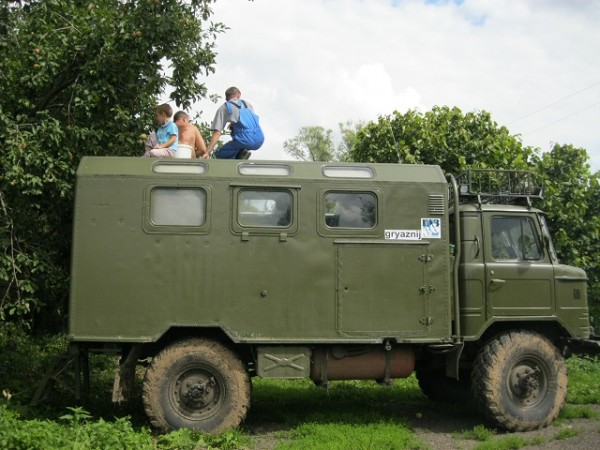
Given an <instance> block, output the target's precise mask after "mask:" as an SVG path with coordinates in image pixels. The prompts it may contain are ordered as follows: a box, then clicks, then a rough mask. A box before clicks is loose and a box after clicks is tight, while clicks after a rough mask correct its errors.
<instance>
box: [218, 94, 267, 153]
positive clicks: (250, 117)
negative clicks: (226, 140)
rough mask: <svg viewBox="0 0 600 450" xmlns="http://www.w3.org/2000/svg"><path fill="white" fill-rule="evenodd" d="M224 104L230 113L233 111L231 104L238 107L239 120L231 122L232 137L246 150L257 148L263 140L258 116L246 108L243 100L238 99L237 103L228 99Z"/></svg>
mask: <svg viewBox="0 0 600 450" xmlns="http://www.w3.org/2000/svg"><path fill="white" fill-rule="evenodd" d="M226 104H227V111H228V112H229V114H230V115H231V113H232V112H233V109H232V107H231V105H232V104H234V105H235V106H237V107H238V108H239V109H240V120H239V121H238V122H237V123H232V124H231V127H232V131H231V135H232V136H233V138H234V139H235V140H236V141H238V142H239V143H241V144H243V145H244V148H245V149H247V150H258V149H259V148H260V146H261V145H262V144H263V142H264V141H265V136H264V134H263V132H262V130H261V129H260V125H259V124H258V116H257V115H256V114H254V111H252V110H251V109H250V108H248V105H246V102H245V101H244V100H238V102H237V104H236V103H232V102H230V101H228V102H227V103H226Z"/></svg>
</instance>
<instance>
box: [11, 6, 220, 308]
mask: <svg viewBox="0 0 600 450" xmlns="http://www.w3.org/2000/svg"><path fill="white" fill-rule="evenodd" d="M211 3H212V0H145V1H137V0H95V1H91V0H78V1H68V0H35V1H34V0H22V1H20V2H6V1H3V2H2V3H0V19H1V20H0V84H1V85H2V87H3V94H2V96H1V97H0V150H1V152H2V166H1V167H0V177H1V178H0V248H1V249H2V252H1V253H0V319H6V318H7V317H9V316H12V317H13V318H19V317H21V318H27V319H29V318H31V317H32V313H35V312H40V311H43V312H45V313H46V315H50V316H52V317H54V318H56V317H57V316H60V315H62V314H63V312H64V305H65V302H64V300H65V298H66V296H67V293H68V266H69V262H68V261H69V258H68V256H69V248H70V235H71V231H70V228H71V217H72V203H73V183H74V173H75V169H76V167H77V164H78V162H79V160H80V159H81V157H82V156H84V155H140V154H141V153H142V148H143V147H142V145H141V143H140V142H139V136H140V134H141V133H143V132H147V131H148V129H149V128H150V126H151V125H152V112H153V107H154V106H155V105H156V103H157V102H158V100H159V96H160V95H161V94H163V93H164V92H165V89H167V88H170V89H172V90H171V92H170V95H169V97H170V99H172V100H173V101H174V102H175V103H176V104H177V105H179V106H181V107H188V106H189V105H190V104H191V102H193V101H196V100H198V99H200V98H202V97H204V96H205V95H206V87H205V86H204V84H203V83H201V82H199V81H198V78H199V75H208V74H210V73H211V72H213V71H214V62H215V53H214V41H215V38H216V35H217V34H218V33H219V32H221V31H223V30H224V26H223V25H222V24H218V23H217V24H214V23H212V22H211V21H210V16H211V9H210V5H211Z"/></svg>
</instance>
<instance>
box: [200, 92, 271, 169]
mask: <svg viewBox="0 0 600 450" xmlns="http://www.w3.org/2000/svg"><path fill="white" fill-rule="evenodd" d="M241 96H242V93H241V92H240V90H239V89H238V88H236V87H230V88H229V89H227V90H226V91H225V100H226V101H225V103H224V104H223V105H221V106H220V107H219V109H218V110H217V113H216V114H215V118H214V120H213V123H212V126H211V129H212V132H213V134H212V137H211V139H210V143H209V144H208V151H209V153H211V152H212V151H213V149H214V148H215V145H217V142H218V141H219V138H220V137H221V135H222V134H223V130H227V127H229V126H231V141H229V142H227V143H226V144H225V145H223V147H221V148H220V149H219V150H218V151H216V152H215V156H216V157H217V158H220V159H248V158H250V151H251V150H258V149H259V148H260V147H261V145H262V144H263V142H264V140H265V137H264V135H263V132H262V130H261V128H260V125H259V124H258V116H257V115H256V114H254V109H253V108H252V105H251V104H250V103H248V102H247V101H245V100H242V99H241Z"/></svg>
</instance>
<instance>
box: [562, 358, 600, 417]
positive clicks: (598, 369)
mask: <svg viewBox="0 0 600 450" xmlns="http://www.w3.org/2000/svg"><path fill="white" fill-rule="evenodd" d="M567 367H568V369H569V394H568V397H567V401H568V402H569V403H573V404H576V405H585V404H590V403H595V404H599V403H600V383H598V380H600V358H599V357H596V358H579V357H573V358H569V359H568V360H567Z"/></svg>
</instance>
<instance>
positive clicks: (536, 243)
mask: <svg viewBox="0 0 600 450" xmlns="http://www.w3.org/2000/svg"><path fill="white" fill-rule="evenodd" d="M541 257H542V252H541V246H540V240H539V238H538V236H537V233H536V231H535V227H534V225H533V222H532V221H531V219H529V218H527V217H494V218H492V258H494V259H495V260H497V261H501V260H519V261H532V260H539V259H541Z"/></svg>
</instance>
